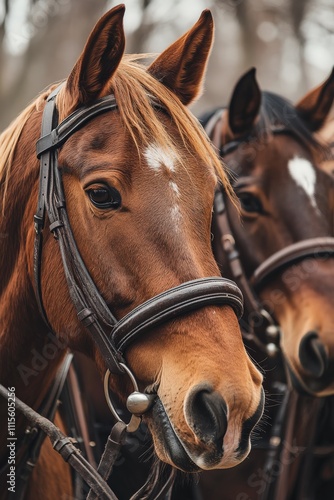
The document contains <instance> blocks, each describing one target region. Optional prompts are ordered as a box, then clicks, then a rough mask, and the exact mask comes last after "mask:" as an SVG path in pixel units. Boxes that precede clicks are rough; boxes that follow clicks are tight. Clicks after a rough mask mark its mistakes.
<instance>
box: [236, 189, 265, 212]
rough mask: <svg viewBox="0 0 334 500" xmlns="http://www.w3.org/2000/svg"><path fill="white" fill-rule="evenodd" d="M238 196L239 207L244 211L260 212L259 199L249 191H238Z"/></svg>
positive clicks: (260, 204)
mask: <svg viewBox="0 0 334 500" xmlns="http://www.w3.org/2000/svg"><path fill="white" fill-rule="evenodd" d="M238 198H239V200H240V205H241V208H242V209H243V210H244V211H245V212H249V213H262V212H263V207H262V203H261V201H260V200H259V199H258V198H257V197H256V196H254V195H253V194H250V193H239V194H238Z"/></svg>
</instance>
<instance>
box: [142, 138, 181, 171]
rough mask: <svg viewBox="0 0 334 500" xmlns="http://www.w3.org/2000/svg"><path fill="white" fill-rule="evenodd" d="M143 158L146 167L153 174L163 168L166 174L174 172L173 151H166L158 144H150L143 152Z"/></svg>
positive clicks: (174, 155) (174, 158) (174, 157)
mask: <svg viewBox="0 0 334 500" xmlns="http://www.w3.org/2000/svg"><path fill="white" fill-rule="evenodd" d="M144 157H145V159H146V161H147V164H148V166H149V167H150V168H151V169H152V170H154V171H155V172H159V171H160V170H163V169H164V168H165V169H166V170H167V171H168V172H175V163H174V162H175V160H176V154H175V153H174V152H173V151H166V150H164V149H163V148H162V147H161V146H159V145H158V144H150V145H149V146H147V148H146V150H145V152H144Z"/></svg>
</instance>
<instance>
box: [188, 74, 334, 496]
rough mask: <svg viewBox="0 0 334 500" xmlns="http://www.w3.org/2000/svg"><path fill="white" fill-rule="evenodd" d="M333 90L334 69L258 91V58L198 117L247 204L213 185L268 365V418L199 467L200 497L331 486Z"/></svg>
mask: <svg viewBox="0 0 334 500" xmlns="http://www.w3.org/2000/svg"><path fill="white" fill-rule="evenodd" d="M333 99H334V71H333V72H332V73H331V75H330V76H329V78H328V79H327V80H326V81H325V82H324V83H323V84H321V85H320V86H318V87H317V88H315V89H313V90H312V91H311V92H310V93H308V94H307V95H306V96H305V97H304V98H303V99H301V100H300V101H299V102H298V103H297V104H296V105H293V104H292V103H291V102H289V101H288V100H286V99H284V98H283V97H281V96H278V95H276V94H273V93H271V92H264V91H261V89H260V87H259V85H258V83H257V80H256V77H255V70H254V69H251V70H250V71H249V72H247V73H246V74H245V75H244V76H243V77H242V78H241V79H240V80H239V82H238V83H237V85H236V86H235V88H234V91H233V93H232V97H231V100H230V103H229V106H228V107H226V108H218V109H215V110H214V111H211V112H210V113H208V114H207V115H205V116H204V117H203V118H202V123H203V125H204V126H205V128H206V130H207V132H208V134H209V135H210V137H211V139H212V140H213V142H214V145H215V147H216V148H218V150H219V152H220V154H221V155H222V157H223V158H224V161H225V162H226V165H227V168H228V169H229V171H230V178H231V180H232V186H233V187H234V190H235V192H236V194H237V196H238V198H239V200H240V204H241V219H240V218H239V216H238V214H237V213H236V212H235V210H234V207H232V206H231V204H230V203H229V200H227V199H225V195H224V189H223V188H222V189H221V190H219V191H218V192H217V193H216V200H215V213H214V217H213V233H214V239H213V248H214V253H215V256H216V258H217V261H218V263H219V266H220V269H221V270H222V272H223V273H224V275H227V276H229V277H230V278H232V277H233V279H236V281H237V283H239V286H240V287H241V289H242V290H243V292H244V297H245V305H246V308H245V310H246V314H245V316H244V318H243V319H242V320H241V324H242V326H243V328H244V329H245V330H246V332H245V338H246V344H247V346H248V348H249V349H250V353H251V355H252V357H253V358H255V359H256V360H257V361H258V362H259V363H260V364H261V365H262V366H265V369H266V375H265V381H264V386H265V388H266V391H267V393H268V399H269V401H271V403H269V407H268V410H267V413H268V417H269V422H270V424H271V426H270V427H269V426H267V429H266V431H267V432H266V434H267V436H262V440H261V441H259V442H258V445H257V446H256V445H255V449H254V450H253V452H252V455H251V457H250V459H249V460H248V461H247V463H244V464H242V466H241V467H240V468H238V469H237V470H235V471H231V475H229V477H227V476H226V475H225V473H224V472H223V471H214V472H212V473H207V474H204V475H202V476H201V479H200V483H199V489H198V492H197V494H198V498H202V496H201V495H203V498H210V499H212V500H215V499H217V500H218V499H219V500H225V499H226V500H227V499H230V498H235V499H237V500H255V499H261V500H269V499H270V500H302V499H305V498H310V499H313V500H315V499H317V498H323V499H325V498H326V499H328V500H329V499H330V498H332V491H333V486H334V475H333V474H332V472H331V471H332V469H331V465H330V464H331V463H332V459H333V454H334V447H333V444H334V426H333V396H332V395H333V389H334V370H333V361H334V341H333V335H332V329H333V326H334V325H333V322H334V321H333V320H334V316H333V300H334V299H333V297H334V295H333V291H334V290H333V287H334V280H333V273H334V261H333V242H334V240H333V230H334V227H333V208H334V205H333V201H334V197H333V196H334V189H333V188H334V182H333V178H332V177H331V176H330V175H329V174H328V168H325V166H324V165H327V162H328V161H329V160H330V158H331V154H330V150H329V147H328V146H329V144H328V139H327V140H325V136H324V135H322V136H320V133H321V129H322V127H323V125H324V123H325V121H326V118H327V116H328V113H329V111H330V108H331V106H332V103H333ZM327 132H328V130H327ZM319 136H320V137H322V139H320V138H319ZM225 214H227V216H226V215H225ZM268 320H269V321H268ZM258 334H259V335H260V336H259V337H257V335H258ZM254 341H255V343H254ZM280 348H281V349H282V354H283V358H282V357H281V355H280V352H279V350H280ZM275 354H276V357H274V356H272V355H275ZM286 366H287V369H286V371H287V377H286V375H285V368H286ZM291 385H292V386H293V387H294V389H292V388H291ZM279 394H280V396H279V398H278V395H279ZM315 396H316V397H315ZM319 396H321V398H319ZM324 396H326V397H324ZM227 482H228V487H226V484H227Z"/></svg>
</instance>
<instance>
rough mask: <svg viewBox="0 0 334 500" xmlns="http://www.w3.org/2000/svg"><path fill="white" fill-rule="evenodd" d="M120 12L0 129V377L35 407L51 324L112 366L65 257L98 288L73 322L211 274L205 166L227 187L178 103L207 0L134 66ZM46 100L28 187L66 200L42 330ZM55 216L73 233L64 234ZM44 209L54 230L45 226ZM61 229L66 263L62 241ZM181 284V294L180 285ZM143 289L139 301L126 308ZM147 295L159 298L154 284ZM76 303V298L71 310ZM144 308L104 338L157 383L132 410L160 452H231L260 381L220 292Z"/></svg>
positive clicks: (220, 458) (46, 271)
mask: <svg viewBox="0 0 334 500" xmlns="http://www.w3.org/2000/svg"><path fill="white" fill-rule="evenodd" d="M123 14H124V7H123V6H118V7H115V8H114V9H112V10H111V11H109V12H108V13H107V14H105V15H104V16H103V17H102V18H101V19H100V21H99V22H98V23H97V25H96V26H95V28H94V30H93V31H92V33H91V35H90V37H89V38H88V41H87V43H86V46H85V48H84V50H83V53H82V55H81V56H80V58H79V59H78V61H77V63H76V65H75V66H74V69H73V70H72V72H71V74H70V76H69V77H68V79H67V81H66V83H65V84H64V85H63V87H62V88H61V89H60V90H59V92H58V94H57V95H56V96H55V94H54V93H52V92H53V88H52V89H50V90H49V91H47V92H46V93H45V94H43V95H42V96H41V97H40V98H38V99H37V100H36V101H35V102H34V103H33V104H32V105H31V106H30V107H29V108H27V109H26V110H25V112H24V113H23V114H22V115H21V116H20V117H19V118H17V119H16V121H15V122H14V123H13V124H12V125H11V126H10V127H9V129H7V131H5V132H4V134H3V135H2V138H1V139H2V145H1V162H2V163H1V170H0V172H1V176H2V184H1V189H2V199H3V212H2V215H1V234H2V236H3V237H2V242H1V250H0V258H1V304H0V317H1V326H2V328H1V381H2V383H4V384H6V385H10V386H13V385H14V386H16V388H17V395H18V396H21V398H22V399H24V400H25V401H26V402H27V403H28V404H30V405H32V406H34V407H35V408H36V407H38V403H39V402H40V401H41V400H42V398H43V396H44V395H45V393H46V392H47V390H48V385H49V384H50V380H51V379H52V377H53V376H54V373H55V370H56V367H57V365H58V364H59V362H60V358H61V357H62V356H63V350H61V349H60V347H59V349H58V351H57V352H56V354H54V356H53V358H52V359H48V362H47V363H46V365H45V366H44V367H41V361H40V359H41V358H43V356H44V358H45V355H43V349H44V347H45V345H47V343H50V342H51V340H50V339H51V337H52V341H53V343H54V344H55V345H56V346H63V347H64V346H66V347H69V348H70V349H72V350H74V351H80V352H83V353H85V354H86V355H87V356H90V357H91V358H93V359H94V360H95V362H96V364H97V366H98V368H99V370H100V372H101V374H103V373H104V372H105V370H106V368H107V367H110V363H111V361H110V359H108V360H106V358H105V357H104V356H103V355H102V354H103V353H102V352H101V349H100V348H99V346H98V344H97V343H96V342H95V341H96V340H97V339H96V338H95V337H94V336H93V337H94V338H92V336H91V335H90V333H89V332H88V330H87V329H86V328H85V327H84V326H83V324H82V323H81V322H80V321H79V319H78V314H77V313H78V311H76V310H75V307H74V303H76V301H78V300H79V299H80V300H81V299H82V297H83V298H85V296H86V294H87V293H88V292H87V289H88V288H89V286H91V285H89V286H88V285H87V283H88V278H87V276H86V275H80V276H77V277H76V278H77V280H76V281H75V282H73V280H72V282H70V285H71V286H70V290H69V287H68V281H69V279H68V277H69V275H71V273H74V271H73V269H75V268H76V266H79V264H80V265H83V263H84V266H85V268H86V269H87V271H88V274H89V277H90V279H91V280H92V283H94V286H95V287H96V289H95V290H98V292H99V296H98V295H97V293H95V295H94V300H92V304H91V307H92V309H93V313H92V315H91V316H92V317H93V320H92V321H88V322H86V323H85V324H86V325H87V324H91V322H93V323H94V321H95V320H94V318H95V317H96V316H97V313H96V314H95V313H94V308H96V310H103V313H104V315H105V317H107V318H109V317H111V315H112V317H114V318H116V320H117V321H119V320H123V318H124V320H123V322H122V321H121V323H122V326H124V324H126V318H128V314H129V313H130V315H131V313H132V312H133V311H136V313H138V314H139V316H140V314H142V313H143V309H144V310H145V307H149V306H150V303H151V302H150V300H149V299H152V298H154V297H156V296H157V295H159V294H161V293H163V292H166V291H168V290H170V289H172V290H173V292H174V291H175V287H178V286H179V285H182V284H184V283H185V282H187V283H188V282H190V283H189V285H187V286H189V288H191V286H192V282H193V280H195V283H197V282H200V281H201V280H202V279H203V281H205V280H204V279H205V278H208V282H209V283H210V280H211V281H212V280H214V279H215V278H214V277H218V276H219V270H218V267H217V265H216V262H215V260H214V257H213V254H212V249H211V215H212V203H213V195H214V188H215V185H216V183H217V179H220V180H221V182H222V183H223V184H224V185H225V187H226V189H227V190H228V189H229V187H228V186H229V184H228V181H227V180H226V178H225V174H224V173H223V171H222V169H221V163H220V159H219V158H218V156H216V155H215V153H214V151H213V150H212V148H211V145H210V143H209V142H208V141H207V139H206V136H205V134H204V133H203V131H202V129H201V127H200V126H199V125H198V123H197V120H195V119H194V118H193V117H192V115H191V114H190V112H189V111H188V110H187V108H186V106H187V105H188V104H189V103H190V102H191V101H193V100H194V99H195V98H196V97H197V96H198V95H199V93H200V91H201V82H202V79H203V75H204V72H205V67H206V63H207V58H208V55H209V52H210V48H211V43H212V35H213V23H212V17H211V14H210V12H209V11H204V12H203V14H202V15H201V17H200V19H199V21H198V22H197V23H196V24H195V26H194V27H193V28H192V29H190V30H189V31H188V32H187V33H186V34H185V35H184V36H183V37H181V38H180V39H179V40H177V41H176V42H175V43H174V44H173V45H171V46H170V47H169V48H168V49H167V50H165V51H164V52H163V53H162V54H161V55H160V56H158V57H157V59H155V61H154V62H153V63H152V64H151V65H150V66H149V67H148V68H146V67H145V66H144V65H142V64H141V63H139V62H138V57H137V58H136V57H131V56H124V55H123V52H124V43H125V40H124V32H123V27H122V20H123ZM108 96H109V97H108ZM45 101H47V104H45ZM51 101H54V102H55V106H56V108H54V109H57V112H58V115H59V122H60V125H59V126H58V127H57V128H56V132H57V133H58V132H59V137H63V139H62V143H61V144H58V143H57V138H56V139H55V137H56V136H55V134H56V132H53V133H52V134H51V135H50V136H49V138H50V137H52V140H54V143H53V146H50V151H51V152H50V151H48V149H47V148H48V147H47V146H45V144H44V142H43V139H42V141H41V142H40V143H39V144H40V154H41V155H42V158H43V155H44V154H45V155H46V156H48V155H49V156H48V158H52V159H53V161H56V160H57V164H58V167H59V168H57V169H56V170H55V171H54V172H53V174H52V175H54V178H53V181H52V182H51V184H49V185H48V186H47V187H46V189H45V193H44V187H43V179H44V177H43V175H42V183H41V186H42V187H41V188H40V192H39V196H40V198H39V199H41V197H43V196H45V197H47V196H49V198H50V196H51V195H50V193H51V190H52V189H53V188H54V186H55V185H56V186H58V188H59V185H60V184H61V185H62V186H63V194H64V200H62V199H61V196H62V195H61V194H58V195H57V196H58V198H57V197H56V199H53V198H52V200H51V198H50V199H49V200H48V201H46V202H45V203H46V207H47V214H48V219H49V220H46V221H45V226H46V228H44V231H43V246H42V260H41V283H40V284H41V287H40V288H41V290H40V297H41V301H42V303H43V309H44V312H45V316H46V318H47V321H48V323H49V325H50V326H51V328H52V331H53V332H55V336H53V334H51V333H49V334H48V329H47V327H46V325H45V324H44V323H43V320H42V316H41V313H40V311H39V308H38V307H37V300H36V297H37V295H39V294H38V291H37V290H36V286H35V284H34V270H33V247H34V238H35V234H34V233H35V231H34V227H33V223H32V221H33V215H34V213H35V210H36V202H37V198H38V175H39V164H38V161H37V159H36V152H35V148H36V141H37V140H38V139H39V135H40V128H41V119H42V114H43V108H44V107H45V105H48V103H50V102H51ZM105 102H106V103H110V102H111V103H112V105H111V107H112V110H106V109H104V111H103V113H97V114H96V115H95V116H91V115H89V119H86V118H87V113H90V114H91V113H92V109H97V108H98V107H99V106H101V105H104V103H105ZM101 103H102V104H101ZM69 115H70V116H69ZM83 117H86V118H85V120H86V122H85V123H84V125H82V123H81V122H80V120H81V119H83ZM64 120H65V121H64ZM79 122H80V123H79ZM73 123H74V124H75V125H73ZM78 123H79V125H78ZM77 125H78V126H77ZM72 126H73V127H75V128H74V129H73V128H72V129H71V131H72V133H69V134H68V136H66V137H65V138H64V136H62V133H63V132H64V130H66V131H68V130H69V128H71V127H72ZM66 133H67V132H66ZM65 135H66V134H65ZM55 144H56V145H55ZM43 147H44V152H43V151H42V152H41V150H43ZM45 148H46V149H45ZM52 148H53V149H52ZM45 150H46V153H45ZM42 163H43V162H42ZM43 168H44V167H43V166H42V173H43ZM46 175H49V174H46ZM58 191H59V189H58ZM59 193H60V191H59ZM50 200H51V201H50ZM65 201H66V203H65ZM53 202H55V210H58V209H59V213H60V216H59V219H61V220H56V221H55V222H52V221H51V220H50V212H52V210H51V208H50V205H51V204H52V203H53ZM40 208H41V207H40V205H39V207H38V212H37V217H36V216H35V222H36V221H37V226H38V223H39V222H40V219H39V216H38V214H39V210H40ZM50 222H52V224H51V225H50ZM66 224H68V225H69V226H70V227H71V231H72V235H73V241H72V240H70V236H68V234H65V236H64V234H63V231H64V227H65V226H66ZM49 225H50V229H51V230H52V231H53V233H54V235H55V236H56V238H54V237H53V235H52V234H51V232H49V231H48V230H46V229H48V227H47V226H49ZM66 238H67V239H68V241H70V243H69V251H68V253H67V255H66V256H65V257H66V259H67V260H66V259H65V260H66V262H67V264H66V269H64V263H63V262H62V256H63V255H62V256H61V252H60V250H62V248H63V247H62V246H61V245H60V243H61V242H64V241H65V240H66ZM57 240H58V241H57ZM62 244H63V243H62ZM77 249H78V252H79V254H77V253H76V252H77ZM64 253H66V248H65V251H64ZM79 261H80V262H81V263H80V262H79ZM217 279H218V280H219V279H221V278H217ZM226 281H228V280H226ZM89 283H90V282H89ZM231 287H234V289H236V290H237V287H236V286H234V285H233V283H231ZM88 291H89V290H88ZM181 292H182V293H181V295H182V294H186V292H187V290H186V287H185V286H183V288H182V287H181ZM187 293H188V292H187ZM213 295H214V294H213ZM225 295H226V297H228V295H229V294H228V293H227V294H225ZM78 297H79V299H78ZM97 297H99V299H97ZM159 297H160V295H159ZM163 297H164V296H163ZM166 297H167V298H168V292H166ZM197 299H198V297H195V300H194V304H195V306H196V300H197ZM82 300H83V299H82ZM102 301H103V304H104V306H103V307H102V306H101V303H102ZM145 301H148V302H145ZM143 302H145V307H144V308H142V309H141V308H140V307H139V308H138V306H140V305H141V304H142V303H143ZM154 303H155V305H157V308H158V307H159V308H160V309H161V308H162V309H163V308H164V307H165V306H164V301H163V300H162V301H161V300H160V302H154ZM190 305H191V304H190ZM150 311H151V312H152V314H153V310H152V307H151V306H150ZM154 312H155V313H157V314H160V315H161V311H160V310H158V311H154ZM86 313H87V309H85V310H84V311H79V317H80V319H83V316H84V315H85V314H86ZM86 316H87V315H86ZM130 317H131V318H133V317H134V316H133V315H132V316H130ZM146 319H147V323H148V325H147V327H146V331H145V332H144V334H142V335H141V336H140V338H139V337H133V338H132V337H131V339H129V336H128V338H127V339H126V341H124V339H123V338H122V336H121V335H120V329H118V336H119V337H118V345H120V344H122V342H123V344H122V345H124V343H126V349H123V351H122V353H120V352H116V353H115V356H116V360H114V365H115V363H116V367H117V363H118V361H119V357H118V356H120V354H122V356H123V358H122V359H123V361H124V362H125V363H126V364H127V365H128V367H129V368H130V370H131V371H132V373H133V374H134V377H135V378H136V379H137V382H138V386H139V389H140V391H142V392H149V393H153V394H155V395H156V398H155V399H156V400H155V404H154V405H153V408H151V410H150V411H148V412H147V413H146V414H145V415H144V417H143V418H144V421H145V422H146V423H147V425H148V427H149V429H150V431H151V433H152V436H153V441H154V445H155V451H156V453H157V455H158V457H159V458H160V459H161V460H162V461H165V462H167V463H169V464H171V465H172V466H175V467H178V468H180V469H183V470H185V471H195V470H200V469H214V468H226V467H231V466H234V465H237V464H238V463H239V462H240V461H241V460H243V459H244V458H245V456H246V455H247V454H248V452H249V448H250V445H249V436H250V432H251V430H252V428H253V427H254V425H255V423H256V422H257V420H258V419H259V417H260V415H261V413H262V408H263V391H262V384H261V382H262V376H261V374H260V373H259V372H258V370H257V369H256V368H255V366H254V365H253V363H252V362H251V361H250V359H249V357H248V356H247V354H246V352H245V349H244V346H243V342H242V338H241V333H240V330H239V325H238V319H237V315H236V313H235V311H234V309H233V308H232V307H231V302H226V303H225V304H222V303H213V302H211V303H207V304H204V303H203V301H202V303H201V304H200V305H199V307H198V308H196V307H194V306H192V307H190V308H189V309H188V310H187V311H184V312H183V314H182V315H179V314H177V313H176V314H174V315H173V316H172V317H171V315H170V314H169V317H168V320H167V321H160V322H159V323H152V324H153V326H154V328H152V326H151V328H150V324H151V323H150V318H146ZM86 320H87V317H86ZM107 322H108V321H105V323H107ZM94 324H95V323H94ZM104 326H106V325H104ZM107 326H108V325H107ZM132 326H133V325H132ZM110 330H111V328H110V325H109V332H110ZM105 338H106V337H104V340H105ZM130 340H131V343H130ZM108 349H109V351H108V352H110V351H112V349H111V348H110V345H109V347H108ZM102 351H103V350H102ZM45 352H46V351H45ZM49 358H50V356H49ZM4 360H5V361H4ZM37 361H39V362H40V364H39V365H38V362H37ZM107 361H108V362H107ZM108 363H109V364H108ZM111 364H112V363H111ZM118 368H119V366H118ZM111 369H112V368H111ZM120 371H121V370H117V369H116V370H115V372H116V373H115V374H113V376H112V377H111V379H112V380H111V386H112V388H113V389H114V391H115V392H116V393H118V394H119V396H120V397H121V399H122V400H123V401H124V400H125V399H126V397H127V394H128V393H129V391H131V387H130V384H129V382H128V378H127V377H126V376H125V375H122V374H121V373H120Z"/></svg>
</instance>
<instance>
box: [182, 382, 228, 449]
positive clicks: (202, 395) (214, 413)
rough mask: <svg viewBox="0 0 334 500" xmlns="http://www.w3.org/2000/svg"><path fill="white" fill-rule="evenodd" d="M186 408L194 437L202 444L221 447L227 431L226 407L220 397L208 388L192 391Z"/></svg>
mask: <svg viewBox="0 0 334 500" xmlns="http://www.w3.org/2000/svg"><path fill="white" fill-rule="evenodd" d="M187 407H188V408H187V409H188V415H189V417H188V418H187V419H188V422H189V425H190V427H191V428H192V429H193V431H194V433H195V434H196V436H197V437H198V438H199V439H200V440H201V441H203V442H204V443H208V444H210V443H216V444H220V445H221V444H222V439H223V437H224V435H225V433H226V431H227V406H226V403H225V401H224V399H223V398H222V397H221V395H220V394H219V393H218V392H215V391H212V389H209V388H205V389H203V388H202V389H200V390H197V391H193V392H192V394H191V395H190V398H189V400H188V404H187ZM217 441H219V443H217Z"/></svg>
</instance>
